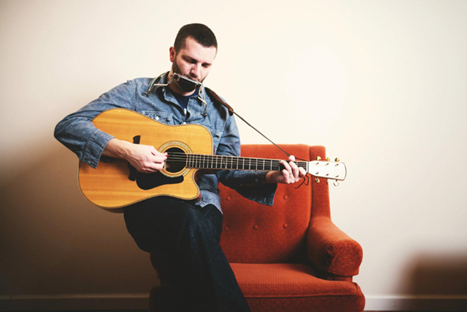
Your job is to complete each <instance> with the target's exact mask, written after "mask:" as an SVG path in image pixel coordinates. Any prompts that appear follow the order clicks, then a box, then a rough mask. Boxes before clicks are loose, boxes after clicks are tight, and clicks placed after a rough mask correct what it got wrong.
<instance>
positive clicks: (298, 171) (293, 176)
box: [265, 155, 306, 184]
mask: <svg viewBox="0 0 467 312" xmlns="http://www.w3.org/2000/svg"><path fill="white" fill-rule="evenodd" d="M294 161H295V157H294V156H293V155H290V156H289V159H288V162H287V161H285V160H282V161H281V164H282V165H284V167H285V169H283V170H282V171H269V172H268V173H266V179H265V182H266V183H284V184H292V183H295V182H298V181H300V180H301V179H302V178H303V177H304V176H305V175H306V172H305V169H303V168H299V167H298V166H297V165H296V164H295V163H294Z"/></svg>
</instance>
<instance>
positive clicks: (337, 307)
mask: <svg viewBox="0 0 467 312" xmlns="http://www.w3.org/2000/svg"><path fill="white" fill-rule="evenodd" d="M230 265H231V267H232V270H233V272H234V274H235V276H236V278H237V281H238V284H239V285H240V288H241V290H242V292H243V294H244V296H245V298H246V299H247V302H248V304H249V305H250V307H251V309H252V311H255V310H259V309H264V308H265V307H268V306H269V307H270V308H271V309H272V310H271V311H289V312H290V311H291V310H290V309H294V310H292V311H294V312H295V311H309V308H310V306H312V307H313V308H314V309H313V311H362V310H363V307H364V304H365V299H364V296H363V293H362V292H361V290H360V287H359V286H358V285H357V284H356V283H353V282H347V281H329V280H323V279H320V278H317V277H315V276H313V271H312V270H311V269H310V267H308V266H306V265H303V264H291V263H273V264H257V263H254V264H250V263H231V264H230ZM343 303H344V306H346V307H348V308H349V310H346V309H345V308H343V306H342V304H343Z"/></svg>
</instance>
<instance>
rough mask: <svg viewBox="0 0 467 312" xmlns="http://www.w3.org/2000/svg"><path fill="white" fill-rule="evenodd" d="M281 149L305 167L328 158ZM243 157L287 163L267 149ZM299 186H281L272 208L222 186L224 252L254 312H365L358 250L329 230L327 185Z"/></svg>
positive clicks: (308, 149)
mask: <svg viewBox="0 0 467 312" xmlns="http://www.w3.org/2000/svg"><path fill="white" fill-rule="evenodd" d="M281 147H282V148H283V149H285V150H286V151H287V152H289V153H291V154H293V155H295V156H296V157H297V158H301V159H304V160H315V159H316V157H317V156H320V157H321V158H322V159H324V158H326V155H325V148H324V147H322V146H307V145H282V146H281ZM242 156H245V157H262V158H275V159H284V154H283V153H282V152H281V151H280V150H278V149H277V148H276V147H274V146H272V145H243V146H242ZM344 183H345V182H344ZM296 187H297V185H278V188H277V192H276V195H275V199H274V206H272V207H269V206H264V205H260V204H257V203H254V202H252V201H249V200H247V199H245V198H243V197H242V196H240V195H238V194H237V193H236V192H235V191H234V190H232V189H229V188H227V187H224V186H223V185H220V186H219V188H220V190H221V196H222V200H223V202H222V205H223V206H222V207H223V211H224V231H223V233H222V237H221V247H222V249H223V250H224V252H225V255H226V256H227V259H228V260H229V262H230V264H231V267H232V269H233V271H234V273H235V276H236V278H237V281H238V283H239V285H240V288H241V290H242V292H243V294H244V296H245V298H246V300H247V302H248V304H249V306H250V308H251V310H252V312H260V311H277V312H281V311H287V312H291V311H293V312H300V311H323V312H324V311H326V312H332V311H335V312H345V311H349V312H350V311H359V312H361V311H363V308H364V305H365V297H364V295H363V293H362V291H361V290H360V287H359V286H358V285H357V284H356V283H354V282H352V277H353V276H355V275H357V274H358V272H359V267H360V264H361V261H362V249H361V246H360V245H359V244H358V243H357V242H356V241H354V240H352V239H351V238H350V237H349V236H347V235H346V234H345V233H343V232H342V231H341V230H339V229H338V228H337V227H336V226H335V225H334V224H333V223H332V221H331V218H330V205H329V191H328V185H327V182H326V180H325V179H321V180H320V182H317V181H316V180H315V179H314V178H311V179H310V181H309V184H308V185H305V184H303V185H302V186H301V187H300V188H298V189H296ZM157 292H158V291H157V288H156V289H153V291H152V292H151V301H154V300H156V298H157ZM151 306H154V305H153V304H151Z"/></svg>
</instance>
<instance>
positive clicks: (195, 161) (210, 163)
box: [169, 154, 308, 172]
mask: <svg viewBox="0 0 467 312" xmlns="http://www.w3.org/2000/svg"><path fill="white" fill-rule="evenodd" d="M169 157H170V155H169ZM295 163H296V164H297V166H298V167H302V168H304V169H305V171H307V172H308V162H306V161H296V162H295ZM186 165H187V167H189V168H194V169H218V170H219V169H224V170H249V171H280V170H282V169H284V166H283V165H282V164H281V160H278V159H265V158H249V157H235V156H222V155H198V154H187V155H186Z"/></svg>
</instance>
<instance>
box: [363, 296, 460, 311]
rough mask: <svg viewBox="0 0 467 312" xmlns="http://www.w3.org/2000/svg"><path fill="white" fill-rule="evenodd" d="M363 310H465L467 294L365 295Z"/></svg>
mask: <svg viewBox="0 0 467 312" xmlns="http://www.w3.org/2000/svg"><path fill="white" fill-rule="evenodd" d="M365 300H366V304H365V311H467V295H459V296H452V295H447V296H438V295H436V296H435V295H433V296H403V295H400V296H365Z"/></svg>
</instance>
